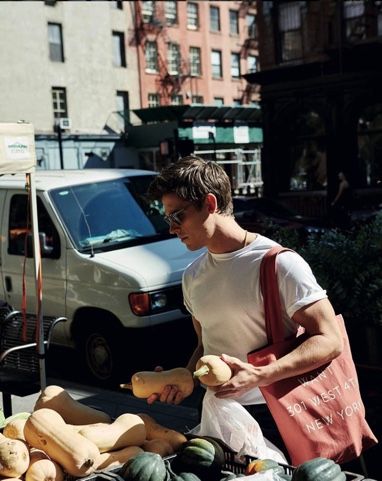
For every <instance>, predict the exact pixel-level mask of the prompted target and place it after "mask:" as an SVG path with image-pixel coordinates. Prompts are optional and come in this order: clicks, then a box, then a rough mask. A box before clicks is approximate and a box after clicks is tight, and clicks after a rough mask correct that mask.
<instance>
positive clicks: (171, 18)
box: [164, 1, 178, 25]
mask: <svg viewBox="0 0 382 481" xmlns="http://www.w3.org/2000/svg"><path fill="white" fill-rule="evenodd" d="M164 15H165V17H166V23H167V25H174V24H175V23H177V21H178V12H177V5H176V2H174V1H172V2H164Z"/></svg>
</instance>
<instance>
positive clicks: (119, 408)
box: [0, 378, 199, 432]
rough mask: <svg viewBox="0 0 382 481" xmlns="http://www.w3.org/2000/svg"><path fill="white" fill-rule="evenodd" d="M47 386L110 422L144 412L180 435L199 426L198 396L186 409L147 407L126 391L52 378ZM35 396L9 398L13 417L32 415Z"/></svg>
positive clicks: (142, 401)
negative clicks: (103, 414) (104, 414)
mask: <svg viewBox="0 0 382 481" xmlns="http://www.w3.org/2000/svg"><path fill="white" fill-rule="evenodd" d="M47 384H48V385H49V384H57V385H58V386H61V387H63V388H64V389H66V390H67V391H68V393H69V394H70V395H71V396H72V397H73V398H74V399H76V400H78V401H81V402H82V403H84V404H86V405H88V406H92V407H95V408H97V409H100V410H102V411H105V412H107V413H108V414H110V416H111V417H112V418H116V417H117V416H119V415H120V414H123V413H127V412H129V413H139V412H142V413H143V412H144V413H147V414H149V415H150V416H152V417H153V418H154V419H155V420H156V421H157V422H158V423H159V424H162V425H163V426H166V427H169V428H171V429H175V430H177V431H180V432H186V431H188V430H189V429H191V428H193V427H194V426H196V425H197V424H198V422H199V413H198V409H197V403H198V396H197V394H198V393H196V396H194V397H193V398H192V397H191V398H190V400H189V401H188V403H187V405H186V404H185V403H183V404H182V405H181V406H172V405H167V404H163V403H159V402H158V403H154V404H153V405H151V406H149V405H148V404H147V402H146V400H145V399H138V398H136V397H134V396H133V395H132V394H131V393H130V392H129V391H126V392H118V391H111V390H110V391H109V390H106V389H101V388H97V387H95V386H86V385H84V384H79V383H75V382H72V381H66V380H62V379H60V380H58V379H54V378H48V380H47ZM38 396H39V394H38V393H37V394H31V395H30V396H25V397H18V396H12V410H13V414H15V413H17V412H23V411H25V412H32V410H33V407H34V405H35V402H36V400H37V398H38ZM0 406H1V407H2V401H1V402H0Z"/></svg>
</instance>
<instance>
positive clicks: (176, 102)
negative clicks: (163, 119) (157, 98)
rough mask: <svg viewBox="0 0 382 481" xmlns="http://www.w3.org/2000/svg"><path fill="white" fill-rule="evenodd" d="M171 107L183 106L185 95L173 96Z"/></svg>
mask: <svg viewBox="0 0 382 481" xmlns="http://www.w3.org/2000/svg"><path fill="white" fill-rule="evenodd" d="M171 105H183V95H179V94H173V95H171Z"/></svg>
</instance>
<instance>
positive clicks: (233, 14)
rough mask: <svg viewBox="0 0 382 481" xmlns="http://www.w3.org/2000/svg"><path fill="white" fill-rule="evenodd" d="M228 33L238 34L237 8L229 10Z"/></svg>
mask: <svg viewBox="0 0 382 481" xmlns="http://www.w3.org/2000/svg"><path fill="white" fill-rule="evenodd" d="M229 33H230V34H231V35H238V34H239V12H238V11H237V10H230V11H229Z"/></svg>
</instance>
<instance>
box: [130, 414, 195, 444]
mask: <svg viewBox="0 0 382 481" xmlns="http://www.w3.org/2000/svg"><path fill="white" fill-rule="evenodd" d="M138 416H139V417H140V418H142V420H143V422H144V423H145V426H146V439H148V440H149V441H150V440H152V439H160V440H161V441H167V442H168V443H169V444H170V445H171V447H172V449H173V450H174V452H176V451H178V450H179V448H180V447H181V446H182V444H183V443H185V442H186V441H187V438H186V436H185V435H184V434H182V433H180V432H178V431H175V430H174V429H170V428H167V427H165V426H162V425H161V424H159V423H157V422H156V421H155V419H154V418H152V417H151V416H149V415H148V414H145V413H138Z"/></svg>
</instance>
